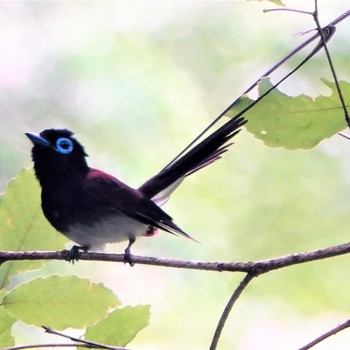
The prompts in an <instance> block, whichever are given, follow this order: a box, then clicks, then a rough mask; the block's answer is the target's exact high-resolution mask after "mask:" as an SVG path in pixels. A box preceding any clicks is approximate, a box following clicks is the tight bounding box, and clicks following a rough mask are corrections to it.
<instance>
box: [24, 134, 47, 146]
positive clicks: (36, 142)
mask: <svg viewBox="0 0 350 350" xmlns="http://www.w3.org/2000/svg"><path fill="white" fill-rule="evenodd" d="M25 135H26V136H27V137H28V138H29V140H30V141H32V142H33V144H34V145H38V146H42V147H49V148H53V147H52V145H51V143H50V142H49V141H47V140H45V139H44V138H43V137H41V136H40V135H38V134H34V133H33V132H26V133H25Z"/></svg>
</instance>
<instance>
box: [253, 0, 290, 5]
mask: <svg viewBox="0 0 350 350" xmlns="http://www.w3.org/2000/svg"><path fill="white" fill-rule="evenodd" d="M248 1H252V0H248ZM254 1H264V0H254ZM268 1H270V2H273V3H274V4H275V5H277V6H286V5H285V4H284V3H283V2H282V1H281V0H268Z"/></svg>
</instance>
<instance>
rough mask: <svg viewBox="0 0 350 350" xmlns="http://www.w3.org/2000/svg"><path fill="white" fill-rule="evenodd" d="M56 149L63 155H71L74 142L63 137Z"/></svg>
mask: <svg viewBox="0 0 350 350" xmlns="http://www.w3.org/2000/svg"><path fill="white" fill-rule="evenodd" d="M56 149H57V151H58V152H59V153H62V154H68V153H71V152H72V151H73V141H72V140H70V139H67V138H65V137H61V138H59V139H58V140H57V141H56Z"/></svg>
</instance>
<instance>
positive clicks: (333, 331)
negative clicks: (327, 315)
mask: <svg viewBox="0 0 350 350" xmlns="http://www.w3.org/2000/svg"><path fill="white" fill-rule="evenodd" d="M349 327H350V319H349V320H347V321H345V322H344V323H342V324H340V325H339V326H337V327H334V328H333V329H331V330H330V331H328V332H326V333H324V334H322V335H321V336H319V337H318V338H316V339H315V340H313V341H311V342H310V343H308V344H306V345H305V346H303V347H302V348H300V349H298V350H308V349H310V348H312V347H313V346H315V345H317V344H319V343H321V342H322V341H324V340H325V339H327V338H329V337H330V336H332V335H335V334H337V333H339V332H340V331H343V330H344V329H346V328H349Z"/></svg>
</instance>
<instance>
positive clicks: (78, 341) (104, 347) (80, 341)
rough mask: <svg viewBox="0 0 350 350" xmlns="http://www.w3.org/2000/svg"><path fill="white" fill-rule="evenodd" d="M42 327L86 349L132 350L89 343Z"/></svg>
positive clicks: (47, 331)
mask: <svg viewBox="0 0 350 350" xmlns="http://www.w3.org/2000/svg"><path fill="white" fill-rule="evenodd" d="M42 327H43V328H44V330H45V332H46V333H49V334H53V335H58V336H59V337H62V338H66V339H69V340H71V341H74V342H77V343H78V344H83V345H84V346H85V347H92V348H94V349H96V348H98V349H108V350H130V349H127V348H123V347H119V346H109V345H105V344H100V343H96V342H93V341H89V340H84V339H80V338H75V337H72V336H70V335H66V334H63V333H60V332H57V331H55V330H54V329H52V328H50V327H46V326H42Z"/></svg>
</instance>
